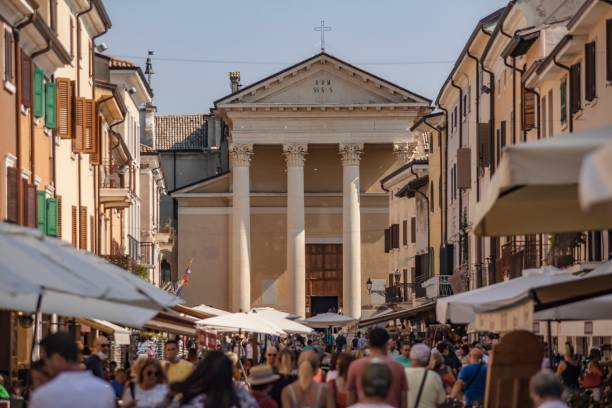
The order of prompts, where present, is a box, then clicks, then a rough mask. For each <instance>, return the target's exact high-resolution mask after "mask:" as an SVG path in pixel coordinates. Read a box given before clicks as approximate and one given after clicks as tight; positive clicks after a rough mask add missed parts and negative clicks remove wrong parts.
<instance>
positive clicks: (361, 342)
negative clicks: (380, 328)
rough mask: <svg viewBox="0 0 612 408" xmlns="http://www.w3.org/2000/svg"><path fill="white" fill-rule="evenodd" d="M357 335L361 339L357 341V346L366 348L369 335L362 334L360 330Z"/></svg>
mask: <svg viewBox="0 0 612 408" xmlns="http://www.w3.org/2000/svg"><path fill="white" fill-rule="evenodd" d="M357 337H358V338H359V340H358V341H357V348H360V349H362V350H363V349H364V348H365V346H366V344H368V335H367V334H366V335H364V336H363V337H362V336H361V333H360V332H357Z"/></svg>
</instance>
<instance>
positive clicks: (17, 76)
mask: <svg viewBox="0 0 612 408" xmlns="http://www.w3.org/2000/svg"><path fill="white" fill-rule="evenodd" d="M35 18H36V13H32V14H30V15H29V16H28V17H26V19H25V20H24V21H23V22H21V23H19V24H17V25H16V26H15V27H14V30H13V41H14V44H15V141H16V145H15V155H16V156H17V224H19V225H23V223H24V219H23V218H24V213H23V194H24V191H23V182H22V181H21V166H22V161H21V53H20V52H19V51H20V48H19V31H20V30H21V29H23V28H24V27H25V26H27V25H29V24H31V23H32V22H33V21H34V19H35Z"/></svg>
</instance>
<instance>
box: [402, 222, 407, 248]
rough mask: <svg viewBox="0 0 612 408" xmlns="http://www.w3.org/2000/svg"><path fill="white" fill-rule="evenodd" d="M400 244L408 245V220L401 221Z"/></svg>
mask: <svg viewBox="0 0 612 408" xmlns="http://www.w3.org/2000/svg"><path fill="white" fill-rule="evenodd" d="M402 244H403V245H408V221H406V220H404V221H402Z"/></svg>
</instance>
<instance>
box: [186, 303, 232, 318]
mask: <svg viewBox="0 0 612 408" xmlns="http://www.w3.org/2000/svg"><path fill="white" fill-rule="evenodd" d="M192 309H194V310H197V311H198V312H202V313H206V314H208V315H211V316H221V315H225V314H229V313H230V312H227V311H225V310H221V309H217V308H214V307H212V306H208V305H204V304H202V305H199V306H194V307H192Z"/></svg>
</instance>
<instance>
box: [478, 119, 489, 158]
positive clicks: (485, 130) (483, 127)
mask: <svg viewBox="0 0 612 408" xmlns="http://www.w3.org/2000/svg"><path fill="white" fill-rule="evenodd" d="M478 165H479V166H480V167H488V166H489V124H488V123H479V124H478Z"/></svg>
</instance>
